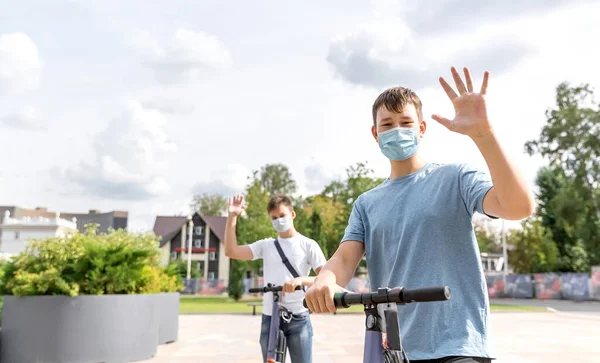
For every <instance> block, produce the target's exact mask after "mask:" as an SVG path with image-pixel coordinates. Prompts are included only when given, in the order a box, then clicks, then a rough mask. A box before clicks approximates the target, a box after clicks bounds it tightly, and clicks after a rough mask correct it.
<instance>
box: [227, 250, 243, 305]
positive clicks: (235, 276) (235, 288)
mask: <svg viewBox="0 0 600 363" xmlns="http://www.w3.org/2000/svg"><path fill="white" fill-rule="evenodd" d="M229 268H230V270H229V285H228V286H227V293H228V295H229V297H231V298H232V299H233V300H235V301H238V300H239V299H241V298H242V295H244V274H245V273H246V269H247V268H248V267H247V266H246V261H240V260H231V264H230V265H229Z"/></svg>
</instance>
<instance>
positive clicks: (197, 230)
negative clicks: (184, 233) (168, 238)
mask: <svg viewBox="0 0 600 363" xmlns="http://www.w3.org/2000/svg"><path fill="white" fill-rule="evenodd" d="M194 230H195V232H196V234H197V235H198V236H201V235H202V232H203V231H204V227H203V226H196V227H195V228H194Z"/></svg>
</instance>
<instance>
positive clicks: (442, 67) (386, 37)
mask: <svg viewBox="0 0 600 363" xmlns="http://www.w3.org/2000/svg"><path fill="white" fill-rule="evenodd" d="M457 35H458V36H460V41H457V38H456V36H457ZM531 51H532V50H531V48H530V47H529V46H528V45H527V44H526V43H524V42H522V41H520V40H518V38H515V37H514V36H512V35H511V34H510V33H507V32H506V31H504V30H502V29H497V28H491V27H488V28H487V29H480V30H479V31H478V32H477V33H474V32H471V33H462V34H456V32H455V33H454V34H451V35H449V34H446V35H442V36H435V37H423V36H420V35H419V34H418V33H416V32H414V31H413V29H411V28H409V27H408V26H407V25H406V22H405V21H404V20H403V19H402V18H400V17H389V16H383V17H380V16H375V17H374V18H373V20H372V21H371V22H369V23H366V24H363V25H362V26H361V27H360V29H359V30H358V31H354V32H350V33H348V34H345V35H338V36H337V37H335V38H334V39H333V40H332V41H331V43H330V46H329V52H328V55H327V62H329V64H330V65H331V66H332V68H333V70H334V72H335V74H336V75H338V76H340V77H341V78H342V79H344V80H345V81H347V82H349V83H351V84H355V85H365V86H371V87H375V88H384V87H390V86H396V85H399V84H401V85H405V86H408V87H410V88H413V89H418V88H425V87H429V86H435V85H437V84H438V81H437V79H438V76H439V75H440V74H442V72H443V73H444V74H445V73H447V71H448V68H449V67H450V65H456V66H458V67H461V66H462V65H468V66H469V67H470V68H474V69H480V68H482V67H485V69H486V70H488V71H490V72H493V73H495V74H498V73H502V72H504V71H506V70H509V69H511V68H514V67H515V66H517V65H518V64H519V61H520V60H522V59H523V58H524V57H526V56H528V55H530V53H531Z"/></svg>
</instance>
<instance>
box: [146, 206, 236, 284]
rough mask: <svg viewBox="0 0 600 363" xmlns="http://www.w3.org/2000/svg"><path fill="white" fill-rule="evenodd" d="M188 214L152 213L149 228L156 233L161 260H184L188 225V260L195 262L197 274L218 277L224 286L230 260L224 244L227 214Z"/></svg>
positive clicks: (212, 278) (209, 278)
mask: <svg viewBox="0 0 600 363" xmlns="http://www.w3.org/2000/svg"><path fill="white" fill-rule="evenodd" d="M191 217H192V218H191V220H188V217H185V216H183V217H182V216H158V217H156V221H155V222H154V229H153V230H154V233H155V234H156V235H157V236H159V237H160V245H159V247H160V248H161V250H162V261H161V262H162V264H163V265H167V264H168V263H169V261H172V260H178V259H180V260H183V261H187V253H188V244H189V242H190V241H189V236H190V235H189V231H190V227H191V228H192V229H191V232H192V249H191V254H192V256H191V260H192V261H196V262H197V264H196V266H197V268H198V270H199V272H200V275H201V276H202V277H203V278H205V279H208V280H221V281H223V284H224V285H225V286H227V284H228V283H229V264H230V261H229V257H227V256H225V245H224V243H225V221H226V220H227V218H226V217H209V216H200V215H199V214H198V213H195V214H193V215H192V216H191ZM190 222H192V224H190Z"/></svg>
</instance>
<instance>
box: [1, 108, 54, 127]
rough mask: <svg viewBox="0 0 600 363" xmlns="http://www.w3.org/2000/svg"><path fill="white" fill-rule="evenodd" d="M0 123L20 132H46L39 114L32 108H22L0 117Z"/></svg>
mask: <svg viewBox="0 0 600 363" xmlns="http://www.w3.org/2000/svg"><path fill="white" fill-rule="evenodd" d="M0 121H1V122H2V123H3V124H5V125H6V126H9V127H12V128H15V129H21V130H37V131H40V130H46V129H47V126H46V125H45V124H44V123H43V122H42V120H41V115H40V113H39V112H38V111H37V110H36V109H35V108H33V107H31V106H28V107H23V108H21V109H19V110H16V111H13V112H11V113H8V114H6V115H5V116H1V117H0Z"/></svg>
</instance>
